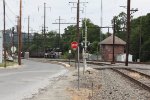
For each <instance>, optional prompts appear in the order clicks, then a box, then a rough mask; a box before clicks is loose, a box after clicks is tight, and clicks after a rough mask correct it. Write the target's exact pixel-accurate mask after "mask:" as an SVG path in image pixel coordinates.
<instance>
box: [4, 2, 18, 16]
mask: <svg viewBox="0 0 150 100" xmlns="http://www.w3.org/2000/svg"><path fill="white" fill-rule="evenodd" d="M6 6H7V8H8V10H9V11H10V12H11V13H12V14H13V15H14V16H16V14H15V13H14V12H13V11H12V9H10V7H9V6H8V4H7V3H6Z"/></svg>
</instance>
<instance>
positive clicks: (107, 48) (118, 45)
mask: <svg viewBox="0 0 150 100" xmlns="http://www.w3.org/2000/svg"><path fill="white" fill-rule="evenodd" d="M100 45H101V48H102V49H101V50H102V60H103V61H112V58H113V35H111V36H109V37H108V38H106V39H105V40H103V41H102V42H100ZM125 45H126V42H125V41H123V40H122V39H120V38H118V37H117V36H115V44H114V55H115V59H116V56H117V55H119V54H123V53H124V51H125Z"/></svg>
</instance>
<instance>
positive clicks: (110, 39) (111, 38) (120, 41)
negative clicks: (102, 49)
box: [100, 35, 126, 45]
mask: <svg viewBox="0 0 150 100" xmlns="http://www.w3.org/2000/svg"><path fill="white" fill-rule="evenodd" d="M100 44H113V35H111V36H109V37H108V38H106V39H104V40H103V41H101V42H100ZM115 44H119V45H126V42H125V41H123V40H122V39H120V38H119V37H117V36H115Z"/></svg>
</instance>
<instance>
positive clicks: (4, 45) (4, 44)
mask: <svg viewBox="0 0 150 100" xmlns="http://www.w3.org/2000/svg"><path fill="white" fill-rule="evenodd" d="M3 7H4V14H3V16H4V30H3V37H4V38H3V39H4V40H3V41H4V43H3V47H4V67H6V38H5V34H6V31H5V27H6V23H5V22H6V12H5V11H6V10H5V0H3Z"/></svg>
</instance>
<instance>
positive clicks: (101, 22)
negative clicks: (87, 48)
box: [99, 0, 103, 54]
mask: <svg viewBox="0 0 150 100" xmlns="http://www.w3.org/2000/svg"><path fill="white" fill-rule="evenodd" d="M100 26H101V27H103V0H101V17H100ZM99 32H100V42H101V41H102V28H100V31H99ZM99 47H100V49H99V50H100V54H102V52H101V51H102V50H101V45H100V46H99Z"/></svg>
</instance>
